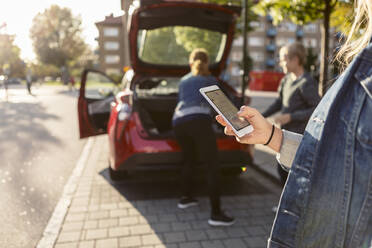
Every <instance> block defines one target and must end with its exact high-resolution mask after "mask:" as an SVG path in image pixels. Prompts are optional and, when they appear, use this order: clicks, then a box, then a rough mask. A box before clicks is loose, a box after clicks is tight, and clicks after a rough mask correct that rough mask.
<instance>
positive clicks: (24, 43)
mask: <svg viewBox="0 0 372 248" xmlns="http://www.w3.org/2000/svg"><path fill="white" fill-rule="evenodd" d="M52 4H57V5H59V6H61V7H68V8H70V9H71V11H72V14H73V15H74V16H77V15H80V16H81V19H82V28H83V36H84V38H85V42H86V43H87V44H88V45H90V46H91V47H92V48H95V47H96V46H97V41H95V38H96V37H97V36H98V30H97V28H96V26H95V25H94V23H95V22H98V21H103V20H104V19H105V16H107V15H110V14H111V13H113V14H114V16H119V15H122V14H123V12H122V10H121V6H120V0H36V1H32V0H0V6H1V7H0V11H1V13H0V26H1V24H2V23H4V22H5V23H6V24H7V26H6V28H5V29H1V30H0V32H3V33H4V32H5V33H7V34H12V35H15V44H16V45H17V46H18V47H19V48H20V49H21V57H22V58H23V59H25V60H28V61H30V60H33V59H35V57H36V56H35V54H34V52H33V49H32V41H31V39H30V37H29V29H30V27H31V25H32V19H33V18H34V17H35V16H36V15H37V14H38V13H41V12H43V11H44V10H45V9H47V8H49V7H50V6H51V5H52Z"/></svg>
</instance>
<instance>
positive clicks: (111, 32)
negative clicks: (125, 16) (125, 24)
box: [103, 27, 119, 37]
mask: <svg viewBox="0 0 372 248" xmlns="http://www.w3.org/2000/svg"><path fill="white" fill-rule="evenodd" d="M103 35H104V36H107V37H116V36H119V29H118V28H108V27H106V28H103Z"/></svg>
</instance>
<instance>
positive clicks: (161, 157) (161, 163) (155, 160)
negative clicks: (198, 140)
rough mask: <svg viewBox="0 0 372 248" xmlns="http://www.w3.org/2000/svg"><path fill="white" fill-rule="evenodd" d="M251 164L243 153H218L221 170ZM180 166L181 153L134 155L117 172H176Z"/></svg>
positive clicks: (249, 158) (248, 155)
mask: <svg viewBox="0 0 372 248" xmlns="http://www.w3.org/2000/svg"><path fill="white" fill-rule="evenodd" d="M252 162H253V160H252V157H251V156H250V154H249V153H248V152H245V151H219V163H220V167H221V168H232V167H246V166H249V165H251V164H252ZM181 165H182V155H181V152H160V153H136V154H133V155H132V156H130V157H129V158H128V159H127V160H126V161H125V162H124V163H122V164H121V165H120V166H119V170H126V171H128V170H176V169H179V168H180V166H181Z"/></svg>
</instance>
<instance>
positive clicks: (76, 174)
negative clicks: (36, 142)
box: [36, 138, 95, 248]
mask: <svg viewBox="0 0 372 248" xmlns="http://www.w3.org/2000/svg"><path fill="white" fill-rule="evenodd" d="M94 140H95V139H94V138H88V141H87V143H86V144H85V146H84V148H83V152H82V154H81V156H80V158H79V160H78V162H77V163H76V166H75V169H74V170H73V172H72V175H71V176H70V178H69V180H68V181H67V183H66V185H65V187H64V189H63V193H62V196H61V198H60V200H59V202H58V203H57V206H56V208H55V209H54V212H53V214H52V217H51V218H50V219H49V222H48V224H47V226H46V228H45V230H44V233H43V236H42V238H41V239H40V241H39V242H38V244H37V246H36V248H51V247H53V246H54V243H55V242H56V239H57V237H58V234H59V231H60V229H61V226H62V224H63V220H64V219H65V216H66V213H67V210H68V208H69V206H70V204H71V198H72V197H73V194H74V192H75V190H76V187H77V185H78V182H79V179H80V176H81V174H82V172H83V170H84V168H85V165H86V163H87V160H88V157H89V154H90V151H91V150H92V146H93V143H94Z"/></svg>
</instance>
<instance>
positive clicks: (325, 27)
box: [319, 0, 332, 97]
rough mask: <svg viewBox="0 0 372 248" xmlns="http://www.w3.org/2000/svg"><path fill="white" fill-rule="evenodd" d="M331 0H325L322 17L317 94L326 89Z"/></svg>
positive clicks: (322, 92) (323, 92)
mask: <svg viewBox="0 0 372 248" xmlns="http://www.w3.org/2000/svg"><path fill="white" fill-rule="evenodd" d="M331 11H332V7H331V0H325V9H324V18H323V23H322V26H321V48H320V51H321V52H320V54H321V59H320V75H319V95H320V96H321V97H322V96H324V94H325V92H326V91H327V89H328V61H329V58H328V56H329V22H330V16H331Z"/></svg>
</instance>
